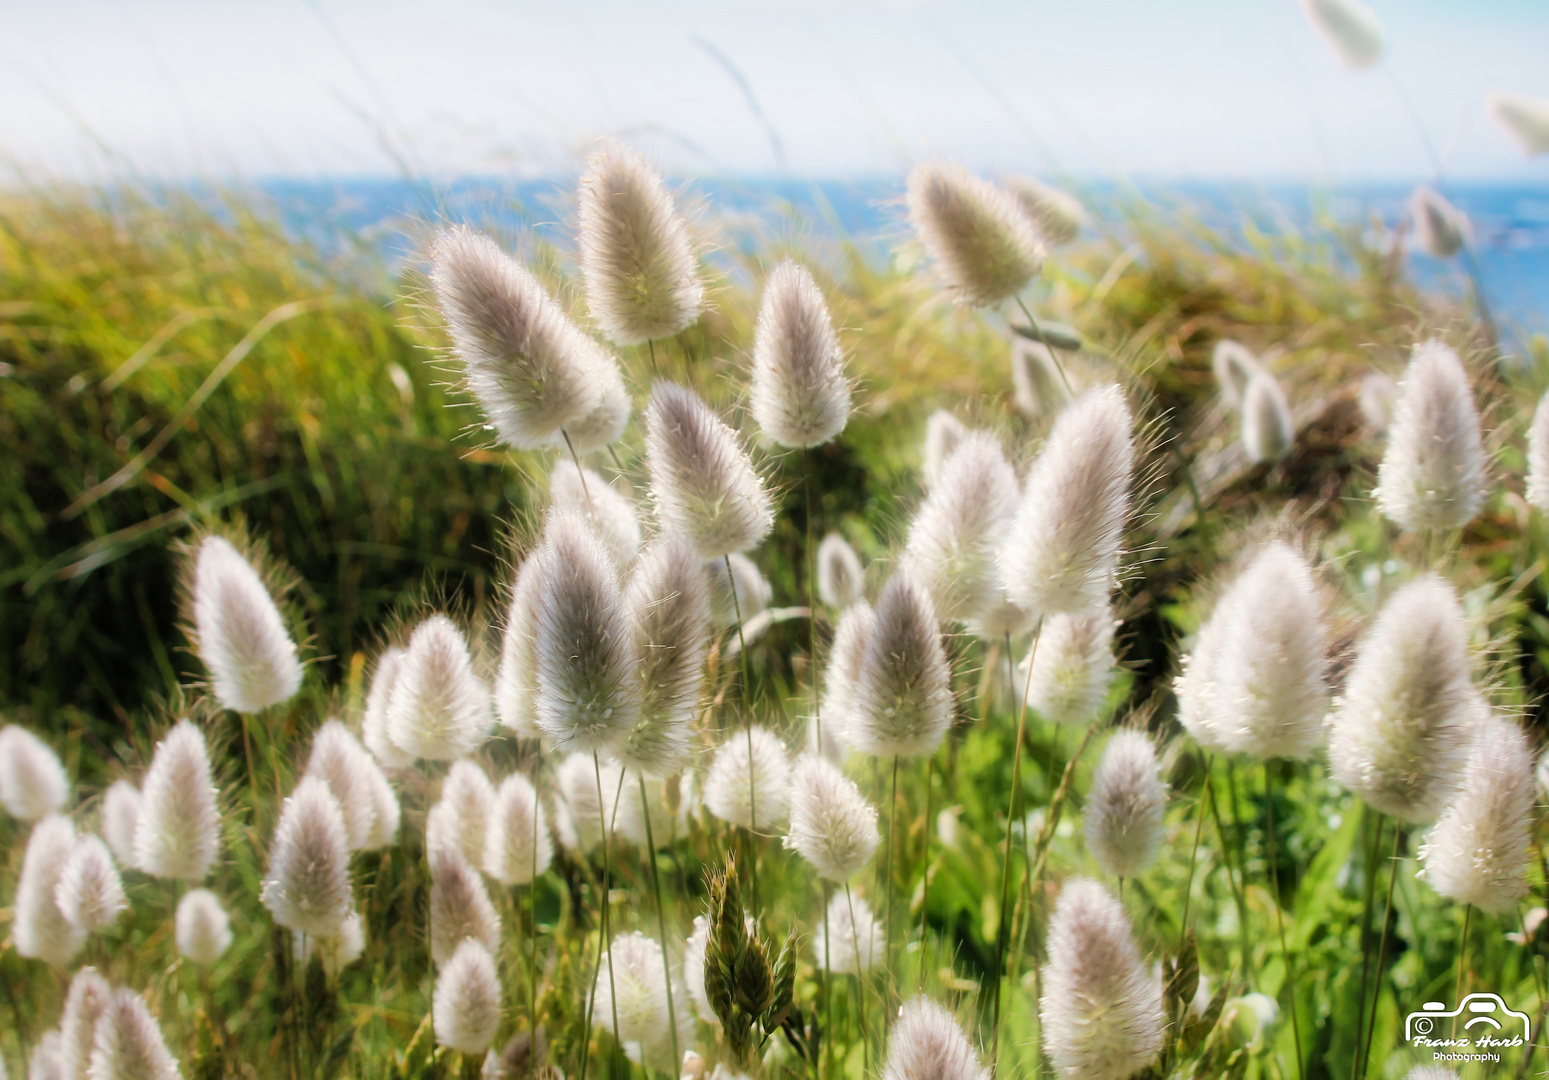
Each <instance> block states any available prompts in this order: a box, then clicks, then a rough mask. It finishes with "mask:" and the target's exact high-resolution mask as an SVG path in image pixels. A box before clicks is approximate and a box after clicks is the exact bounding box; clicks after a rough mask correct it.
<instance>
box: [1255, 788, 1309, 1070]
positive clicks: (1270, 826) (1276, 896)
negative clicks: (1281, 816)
mask: <svg viewBox="0 0 1549 1080" xmlns="http://www.w3.org/2000/svg"><path fill="white" fill-rule="evenodd" d="M1272 775H1273V773H1272V770H1271V769H1270V763H1269V762H1268V761H1266V762H1264V812H1265V814H1266V815H1267V817H1266V827H1265V830H1264V835H1265V837H1266V838H1267V839H1268V841H1269V852H1268V855H1269V887H1270V892H1271V894H1272V895H1271V899H1272V900H1273V901H1274V904H1275V930H1276V931H1277V932H1278V933H1279V935H1280V957H1281V959H1282V960H1283V961H1284V963H1285V972H1286V986H1287V987H1289V989H1290V994H1289V997H1290V1006H1291V1037H1292V1038H1293V1039H1294V1040H1295V1041H1296V1076H1297V1080H1301V1078H1302V1077H1304V1076H1306V1075H1307V1072H1306V1067H1305V1066H1304V1065H1303V1064H1302V1024H1301V1010H1300V1009H1298V1008H1297V1007H1296V963H1295V959H1294V957H1293V956H1292V955H1291V951H1290V950H1289V949H1287V948H1286V944H1285V914H1284V912H1282V911H1281V910H1280V867H1279V860H1278V858H1277V854H1276V850H1275V792H1274V789H1273V787H1272V786H1271V784H1270V777H1271V776H1272Z"/></svg>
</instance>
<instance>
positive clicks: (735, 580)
mask: <svg viewBox="0 0 1549 1080" xmlns="http://www.w3.org/2000/svg"><path fill="white" fill-rule="evenodd" d="M728 562H729V563H731V580H730V581H729V582H728V580H727V576H726V564H727V563H728ZM704 569H705V574H706V577H707V579H708V582H709V588H710V616H711V619H712V621H713V622H714V623H715V625H716V626H719V627H722V628H725V627H729V626H736V625H737V617H738V616H739V615H740V616H741V617H742V627H743V631H744V633H746V632H747V628H748V624H749V623H751V622H752V621H753V620H754V619H756V618H758V616H759V615H761V614H763V612H764V610H765V609H766V608H768V607H769V602H770V601H771V600H773V599H774V587H773V586H772V585H770V584H769V579H768V578H766V577H764V574H763V571H761V570H760V569H759V568H758V564H757V563H755V562H754V561H753V560H752V559H750V558H748V557H747V556H746V555H740V554H738V555H728V556H726V557H724V558H720V559H709V560H707V561H706V562H705V563H704ZM733 588H735V589H736V590H737V591H736V594H735V596H733V593H732V589H733Z"/></svg>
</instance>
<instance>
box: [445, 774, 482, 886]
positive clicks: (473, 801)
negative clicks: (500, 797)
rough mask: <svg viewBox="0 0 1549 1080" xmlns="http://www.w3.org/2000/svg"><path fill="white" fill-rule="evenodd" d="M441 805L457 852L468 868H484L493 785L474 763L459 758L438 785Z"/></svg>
mask: <svg viewBox="0 0 1549 1080" xmlns="http://www.w3.org/2000/svg"><path fill="white" fill-rule="evenodd" d="M440 805H442V806H445V807H447V808H448V810H447V813H446V816H445V818H444V821H445V823H446V824H447V825H448V826H450V828H451V830H452V831H451V838H452V840H453V842H454V843H455V844H456V846H457V850H458V852H459V853H460V854H461V855H462V857H463V858H464V859H466V860H467V861H468V863H469V865H471V866H482V865H484V841H485V835H486V831H487V829H488V825H489V818H490V815H491V814H492V813H494V809H495V785H493V784H491V783H490V782H489V777H488V776H487V775H486V774H485V772H484V770H483V768H481V767H480V766H479V765H478V764H477V763H476V762H474V761H471V760H469V759H468V758H460V759H458V760H457V761H454V762H452V767H451V768H450V769H448V770H447V771H446V779H444V780H442V781H441V800H440Z"/></svg>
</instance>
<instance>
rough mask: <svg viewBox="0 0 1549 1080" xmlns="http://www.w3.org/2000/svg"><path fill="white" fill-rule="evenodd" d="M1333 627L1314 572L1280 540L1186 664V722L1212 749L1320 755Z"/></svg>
mask: <svg viewBox="0 0 1549 1080" xmlns="http://www.w3.org/2000/svg"><path fill="white" fill-rule="evenodd" d="M1327 649H1328V626H1327V624H1326V622H1325V619H1324V604H1323V599H1322V596H1321V595H1320V593H1319V590H1318V586H1317V582H1316V581H1315V580H1314V578H1313V574H1312V568H1311V567H1310V566H1308V565H1307V561H1306V560H1305V559H1304V558H1302V556H1301V555H1300V554H1298V553H1297V552H1296V550H1295V549H1294V548H1292V547H1291V545H1289V544H1287V543H1285V542H1283V541H1279V540H1277V541H1274V542H1273V543H1271V544H1269V545H1267V546H1266V547H1265V548H1264V550H1262V551H1261V552H1259V553H1258V555H1256V556H1255V557H1254V559H1253V560H1252V562H1250V563H1249V564H1248V566H1247V568H1246V569H1245V570H1244V571H1243V572H1242V573H1241V574H1240V575H1238V577H1237V579H1236V580H1235V581H1234V582H1232V584H1231V586H1230V587H1229V588H1228V589H1227V590H1226V592H1225V593H1224V594H1222V596H1221V599H1220V600H1219V601H1218V602H1217V604H1216V607H1215V610H1214V611H1213V612H1212V613H1211V616H1210V618H1209V620H1207V622H1206V623H1205V625H1204V627H1202V628H1201V630H1200V633H1199V638H1198V642H1197V644H1196V646H1195V649H1194V652H1193V653H1192V654H1191V655H1190V657H1189V658H1188V659H1187V660H1186V661H1185V663H1184V673H1183V675H1182V676H1181V677H1180V678H1179V679H1178V681H1177V684H1176V691H1177V694H1178V702H1179V706H1178V708H1179V718H1180V719H1181V720H1182V721H1183V724H1184V726H1185V727H1187V728H1188V730H1189V731H1190V733H1192V734H1193V735H1194V736H1195V738H1196V739H1197V740H1198V741H1199V742H1200V743H1201V744H1202V745H1204V746H1208V747H1211V748H1212V749H1219V750H1224V751H1227V752H1229V753H1238V754H1249V755H1252V756H1253V757H1256V758H1259V759H1261V760H1268V759H1270V758H1290V759H1292V760H1296V761H1304V760H1306V759H1307V758H1308V757H1310V756H1312V753H1313V751H1314V750H1316V749H1317V746H1318V743H1319V742H1320V741H1321V739H1322V736H1323V726H1322V725H1323V716H1324V714H1325V712H1326V711H1327V708H1328V684H1327V682H1326V681H1325V674H1324V672H1325V667H1326V662H1325V654H1326V652H1327Z"/></svg>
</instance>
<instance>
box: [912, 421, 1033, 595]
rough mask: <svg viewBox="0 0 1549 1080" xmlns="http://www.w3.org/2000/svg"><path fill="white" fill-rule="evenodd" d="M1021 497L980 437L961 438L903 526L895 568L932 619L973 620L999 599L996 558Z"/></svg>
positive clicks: (985, 436) (997, 451) (1001, 457)
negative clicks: (905, 534)
mask: <svg viewBox="0 0 1549 1080" xmlns="http://www.w3.org/2000/svg"><path fill="white" fill-rule="evenodd" d="M1020 494H1021V490H1020V488H1019V486H1018V484H1017V474H1016V470H1015V469H1013V468H1012V467H1011V463H1010V462H1008V461H1007V460H1006V455H1005V454H1004V453H1003V452H1002V451H1001V447H1000V440H999V439H997V438H996V437H995V436H994V435H992V434H990V433H989V432H987V431H974V432H970V433H969V434H968V435H966V436H964V437H963V439H962V440H961V441H960V442H959V443H958V446H957V449H956V450H954V451H952V454H951V456H950V457H948V458H947V460H946V462H945V463H944V464H943V465H942V468H941V472H940V474H939V479H938V482H937V483H936V484H934V485H932V487H931V489H930V494H929V495H927V496H926V498H925V502H924V503H923V504H921V506H920V509H919V511H918V512H917V513H916V514H915V516H914V521H913V522H912V523H911V524H910V526H909V539H908V541H907V543H906V544H905V547H904V553H903V557H902V559H901V562H900V565H901V566H902V567H903V568H904V569H905V570H907V571H908V573H909V576H910V577H911V578H912V579H913V580H914V581H915V582H916V583H917V584H919V585H921V586H922V587H923V588H924V589H925V590H926V591H927V592H929V593H930V596H931V600H932V602H933V603H934V604H935V607H936V615H937V617H938V618H940V619H943V620H945V621H947V622H970V621H975V620H978V619H980V618H982V617H983V616H985V615H986V614H988V613H989V612H990V611H991V610H993V609H994V608H995V607H996V606H997V605H998V604H999V603H1000V602H1001V599H1002V593H1001V587H1000V575H999V572H998V570H997V567H996V553H997V552H998V551H999V549H1000V546H1001V543H1002V542H1003V541H1004V540H1005V537H1006V534H1007V532H1008V531H1009V530H1010V528H1011V521H1012V518H1013V516H1014V515H1015V514H1016V509H1017V497H1018V496H1019V495H1020Z"/></svg>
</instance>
